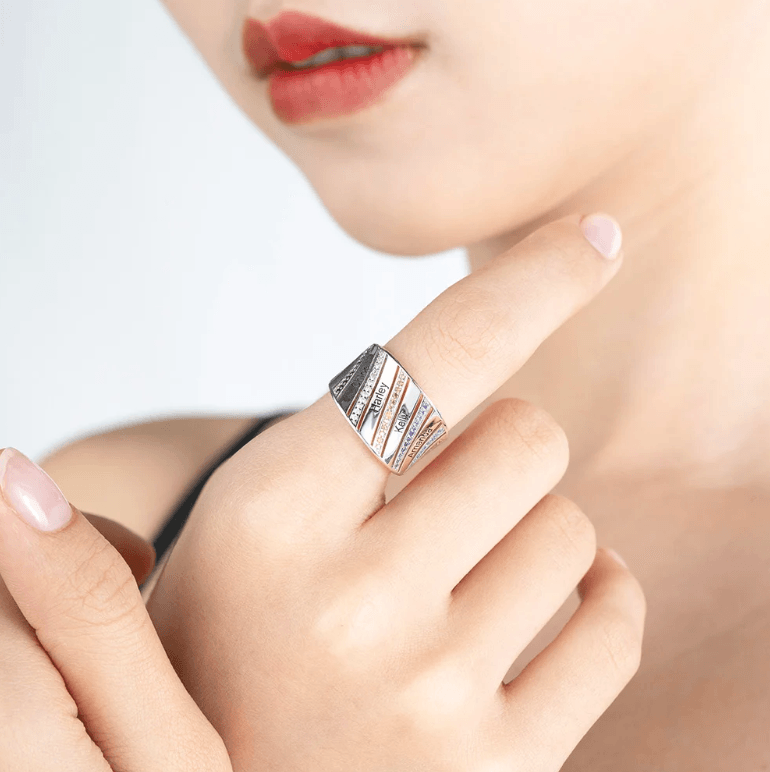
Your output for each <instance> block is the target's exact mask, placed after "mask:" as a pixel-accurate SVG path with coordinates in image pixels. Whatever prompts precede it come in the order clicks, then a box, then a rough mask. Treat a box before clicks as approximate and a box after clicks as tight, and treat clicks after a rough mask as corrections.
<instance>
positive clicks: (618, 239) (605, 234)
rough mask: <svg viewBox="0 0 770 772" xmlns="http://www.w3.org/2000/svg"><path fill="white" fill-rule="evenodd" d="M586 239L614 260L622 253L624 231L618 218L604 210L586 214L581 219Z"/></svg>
mask: <svg viewBox="0 0 770 772" xmlns="http://www.w3.org/2000/svg"><path fill="white" fill-rule="evenodd" d="M580 227H581V228H582V229H583V233H584V234H585V237H586V239H588V241H589V242H590V243H591V244H592V245H593V246H594V247H595V248H596V249H597V250H598V251H599V252H601V254H603V255H604V256H605V257H607V258H609V259H610V260H612V259H613V258H615V257H617V256H618V254H619V253H620V245H621V243H622V241H623V233H622V232H621V230H620V225H619V224H618V222H617V220H615V219H614V218H612V217H610V216H609V215H608V214H604V213H603V212H596V213H595V214H589V215H586V216H585V217H584V218H583V219H582V220H581V221H580Z"/></svg>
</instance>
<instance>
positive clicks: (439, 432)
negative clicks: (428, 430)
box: [412, 426, 446, 464]
mask: <svg viewBox="0 0 770 772" xmlns="http://www.w3.org/2000/svg"><path fill="white" fill-rule="evenodd" d="M445 434H446V429H445V428H444V427H443V426H441V427H439V428H438V429H437V430H436V431H435V432H433V434H432V435H431V436H430V438H429V439H428V441H427V442H426V443H425V444H424V445H423V446H422V447H421V448H420V450H419V451H418V453H417V455H416V456H415V457H414V459H413V461H412V463H413V464H416V463H417V462H418V461H419V460H420V457H421V456H423V455H424V454H425V451H427V450H428V448H430V447H431V445H433V444H434V443H435V442H436V440H438V439H439V438H441V437H443V436H444V435H445Z"/></svg>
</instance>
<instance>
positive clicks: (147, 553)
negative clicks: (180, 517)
mask: <svg viewBox="0 0 770 772" xmlns="http://www.w3.org/2000/svg"><path fill="white" fill-rule="evenodd" d="M83 515H84V517H86V519H88V521H89V522H90V523H91V525H93V526H94V528H96V530H97V531H99V533H101V535H102V536H104V538H105V539H107V541H108V542H110V544H112V546H113V547H115V549H116V550H117V551H118V552H119V553H120V555H121V557H122V558H123V560H125V561H126V563H128V567H129V568H130V569H131V572H132V573H133V575H134V578H135V579H136V583H137V584H138V585H141V584H142V582H144V580H145V579H146V578H147V577H148V576H149V575H150V574H151V573H152V569H153V568H154V567H155V548H154V547H153V546H152V544H150V542H148V541H145V540H144V539H143V538H142V537H141V536H139V534H136V533H134V532H133V531H132V530H130V529H128V528H126V527H125V526H124V525H121V524H120V523H118V522H116V521H115V520H110V519H109V518H108V517H102V516H101V515H91V514H88V513H86V512H84V513H83Z"/></svg>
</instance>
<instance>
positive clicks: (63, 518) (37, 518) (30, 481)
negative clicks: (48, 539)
mask: <svg viewBox="0 0 770 772" xmlns="http://www.w3.org/2000/svg"><path fill="white" fill-rule="evenodd" d="M0 492H2V495H3V497H4V498H5V500H6V501H7V502H8V504H10V506H11V508H12V509H13V510H14V511H15V512H16V514H17V515H18V516H19V517H20V518H21V519H22V520H23V521H24V522H25V523H27V524H28V525H31V526H32V527H33V528H35V529H37V530H38V531H57V530H58V529H59V528H63V527H64V526H65V525H67V523H68V522H69V521H70V519H71V518H72V507H71V506H70V505H69V502H68V501H67V499H66V498H65V496H64V494H63V493H62V492H61V490H60V489H59V486H58V485H57V484H56V483H55V482H54V481H53V480H52V479H51V478H50V477H49V476H48V475H47V474H46V473H45V472H44V471H43V470H42V469H41V468H40V467H39V466H38V465H37V464H36V463H35V462H34V461H32V460H30V459H29V458H27V457H26V456H25V455H24V454H23V453H21V452H20V451H18V450H16V448H6V449H5V450H4V451H3V452H2V453H0Z"/></svg>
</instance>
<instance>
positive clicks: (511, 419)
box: [490, 398, 569, 469]
mask: <svg viewBox="0 0 770 772" xmlns="http://www.w3.org/2000/svg"><path fill="white" fill-rule="evenodd" d="M490 419H491V421H492V423H493V426H494V428H495V430H497V431H499V432H501V433H502V434H504V435H505V436H506V437H510V438H511V439H512V441H513V442H514V444H515V447H516V448H517V450H520V448H521V446H522V445H523V446H524V448H526V450H527V451H529V452H530V453H531V454H532V455H533V456H535V458H536V459H537V460H538V461H540V462H547V463H549V464H553V465H555V466H556V467H558V468H560V469H566V468H567V464H568V463H569V441H568V440H567V435H566V434H565V432H564V429H562V427H561V426H560V425H559V424H558V423H557V422H556V419H554V417H553V416H552V415H551V414H550V413H549V412H548V411H547V410H544V409H543V408H541V407H539V406H537V405H533V404H532V403H531V402H527V401H525V400H523V399H516V398H510V399H501V400H498V401H497V402H495V403H494V405H493V409H492V414H491V415H490Z"/></svg>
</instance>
